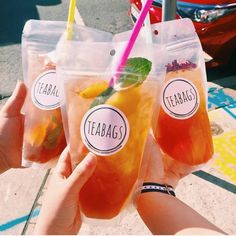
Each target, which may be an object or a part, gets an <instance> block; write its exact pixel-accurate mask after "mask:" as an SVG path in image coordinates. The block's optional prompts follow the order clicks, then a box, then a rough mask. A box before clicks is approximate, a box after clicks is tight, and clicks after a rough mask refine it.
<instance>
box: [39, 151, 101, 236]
mask: <svg viewBox="0 0 236 236" xmlns="http://www.w3.org/2000/svg"><path fill="white" fill-rule="evenodd" d="M96 163H97V158H96V156H95V155H94V154H92V153H89V154H88V155H87V156H86V157H85V158H84V159H83V161H82V162H80V163H79V164H78V166H77V167H76V168H75V169H74V171H73V172H72V169H71V160H70V156H69V151H68V148H66V149H65V150H64V151H63V152H62V154H61V156H60V158H59V160H58V163H57V166H56V168H55V170H54V173H53V175H52V178H51V181H50V184H49V186H48V191H47V192H46V195H45V199H44V201H43V206H42V209H41V212H40V215H39V219H38V220H37V224H36V227H35V232H34V233H35V234H61V235H63V234H77V233H78V231H79V229H80V226H81V217H80V209H79V202H78V201H79V192H80V189H81V188H82V186H83V185H84V184H85V182H86V181H87V180H88V179H89V177H90V176H91V175H92V173H93V171H94V169H95V167H96Z"/></svg>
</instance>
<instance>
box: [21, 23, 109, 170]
mask: <svg viewBox="0 0 236 236" xmlns="http://www.w3.org/2000/svg"><path fill="white" fill-rule="evenodd" d="M66 25H67V23H66V22H58V21H40V20H30V21H28V22H27V23H26V24H25V27H24V30H23V35H22V61H23V74H24V82H25V84H26V86H27V88H28V94H27V98H26V101H25V106H24V111H25V124H24V125H25V132H24V140H23V157H22V164H23V166H25V167H30V166H34V167H39V166H40V167H41V168H42V167H43V168H50V167H52V166H54V164H55V163H56V161H57V158H58V156H59V155H60V153H61V152H62V150H63V149H64V147H65V146H66V139H65V135H64V130H63V122H62V116H61V110H60V103H61V94H60V88H59V86H58V81H57V75H56V53H55V48H56V45H57V43H58V41H59V39H60V37H61V36H62V35H63V33H64V32H65V30H66ZM78 28H79V31H80V32H81V35H79V36H80V38H82V40H88V41H90V40H92V39H91V37H92V36H93V37H95V36H96V38H98V39H99V38H101V39H103V40H106V39H104V34H102V35H101V34H100V33H99V31H96V30H94V29H88V28H86V32H84V27H83V26H78ZM83 32H84V33H83ZM91 35H92V36H91ZM106 36H107V37H108V38H109V37H111V35H106ZM64 124H65V123H64Z"/></svg>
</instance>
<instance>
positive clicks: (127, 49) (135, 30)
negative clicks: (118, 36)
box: [109, 0, 153, 87]
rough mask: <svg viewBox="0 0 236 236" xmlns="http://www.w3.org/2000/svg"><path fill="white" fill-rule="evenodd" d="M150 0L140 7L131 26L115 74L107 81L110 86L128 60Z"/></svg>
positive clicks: (150, 3)
mask: <svg viewBox="0 0 236 236" xmlns="http://www.w3.org/2000/svg"><path fill="white" fill-rule="evenodd" d="M152 1H153V0H147V1H146V3H145V5H144V6H143V7H142V10H141V12H140V15H139V18H138V19H137V21H136V23H135V25H134V27H133V30H132V32H131V35H130V38H129V40H128V43H127V45H126V47H125V50H124V52H123V54H122V56H121V59H120V63H119V64H118V66H117V68H116V76H113V77H112V78H111V80H110V82H109V86H110V87H113V85H114V79H115V80H116V81H117V80H119V76H117V75H118V74H119V73H120V72H121V71H122V70H123V67H124V66H125V64H126V62H127V60H128V57H129V54H130V52H131V50H132V48H133V46H134V43H135V41H136V39H137V37H138V34H139V31H140V29H141V28H142V26H143V23H144V20H145V18H146V16H147V13H148V11H149V9H150V7H151V5H152Z"/></svg>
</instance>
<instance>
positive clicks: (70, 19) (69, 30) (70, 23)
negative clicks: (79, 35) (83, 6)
mask: <svg viewBox="0 0 236 236" xmlns="http://www.w3.org/2000/svg"><path fill="white" fill-rule="evenodd" d="M75 7H76V0H70V7H69V13H68V19H67V29H66V32H67V39H68V40H71V39H72V36H73V23H74V19H75Z"/></svg>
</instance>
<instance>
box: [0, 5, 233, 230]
mask: <svg viewBox="0 0 236 236" xmlns="http://www.w3.org/2000/svg"><path fill="white" fill-rule="evenodd" d="M77 3H78V8H79V12H80V14H81V17H82V19H83V21H84V23H85V25H87V26H90V27H94V28H98V29H102V30H105V31H109V32H113V33H118V32H122V31H125V30H128V29H130V28H131V26H132V24H131V21H130V20H129V18H128V15H127V10H128V3H127V1H126V0H120V1H117V0H94V1H86V0H78V1H77ZM40 4H41V5H40ZM67 9H68V1H67V0H62V1H60V0H45V1H41V0H31V1H19V0H17V1H16V0H8V1H7V2H4V4H3V1H1V2H0V26H1V27H0V78H1V79H0V94H1V95H8V94H10V93H11V91H12V90H13V88H14V86H15V83H16V80H17V79H22V70H21V54H20V44H19V43H20V34H21V29H22V27H23V24H24V22H25V21H26V20H27V19H30V18H34V19H39V18H40V19H43V20H65V19H66V18H67V17H66V15H67ZM13 15H14V17H12V16H13ZM3 23H4V24H3ZM229 76H230V78H229ZM222 77H224V78H222ZM225 77H227V78H225ZM208 79H209V80H211V81H214V82H217V84H221V85H222V86H224V87H232V88H236V82H235V81H236V71H235V67H232V66H231V65H230V66H229V68H223V69H218V70H208ZM234 86H235V87H234ZM209 87H210V88H211V91H210V92H209V98H210V99H209V100H210V101H209V108H210V109H211V110H212V111H210V112H209V116H210V118H211V120H212V121H214V122H215V123H216V124H217V125H218V126H217V127H221V129H223V131H224V132H223V133H221V134H220V135H215V136H214V144H215V148H216V150H217V152H218V157H217V158H216V159H215V160H214V162H212V165H210V166H208V167H205V168H204V169H203V170H202V171H201V172H197V173H195V174H194V175H190V176H188V177H186V178H184V179H183V180H182V181H181V183H180V184H179V186H178V188H177V196H178V197H179V198H180V199H181V200H183V201H184V202H186V203H187V204H189V205H190V206H191V207H193V208H194V209H196V210H197V211H198V212H199V213H201V214H202V215H203V216H205V217H206V218H207V219H209V220H210V221H211V222H213V223H214V224H216V225H217V226H219V227H221V228H222V229H223V230H225V231H226V232H227V233H229V234H236V228H235V225H236V198H235V193H236V186H235V185H236V176H235V173H236V161H235V160H236V150H235V146H236V143H235V140H236V124H235V118H236V110H235V104H236V95H235V92H234V91H231V90H226V89H223V88H220V87H218V88H217V86H216V85H215V84H209ZM4 102H5V99H4V100H2V102H1V104H0V107H1V106H2V104H3V103H4ZM222 107H223V108H222ZM216 108H218V109H216ZM48 176H49V173H48V172H47V171H35V170H31V169H24V170H11V171H8V172H7V173H5V174H3V175H1V176H0V196H1V199H2V200H1V201H0V212H1V214H0V234H4V235H6V234H31V233H32V232H33V228H34V225H35V222H36V220H37V215H38V213H39V209H40V204H41V202H42V195H43V192H44V191H45V189H46V188H47V183H48ZM121 225H122V227H121ZM80 234H133V235H136V234H150V232H149V231H148V229H147V228H146V226H145V225H144V224H143V223H142V221H141V220H140V218H139V216H138V215H137V214H136V213H135V212H126V214H125V216H124V218H122V220H121V221H120V223H119V224H118V225H114V226H112V227H104V226H87V225H84V226H83V227H82V229H81V231H80Z"/></svg>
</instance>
